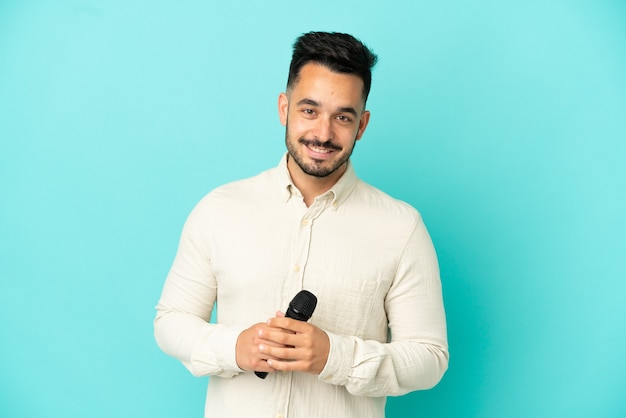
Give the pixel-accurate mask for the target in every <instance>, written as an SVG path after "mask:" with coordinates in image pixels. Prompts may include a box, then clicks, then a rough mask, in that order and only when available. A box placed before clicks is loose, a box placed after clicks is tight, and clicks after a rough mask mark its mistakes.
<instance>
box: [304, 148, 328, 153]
mask: <svg viewBox="0 0 626 418" xmlns="http://www.w3.org/2000/svg"><path fill="white" fill-rule="evenodd" d="M309 148H310V149H312V150H313V151H315V152H320V153H325V154H326V153H329V152H330V150H329V149H326V148H317V147H309Z"/></svg>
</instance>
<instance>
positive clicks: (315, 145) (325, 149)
mask: <svg viewBox="0 0 626 418" xmlns="http://www.w3.org/2000/svg"><path fill="white" fill-rule="evenodd" d="M299 142H300V143H301V144H302V145H304V146H305V147H307V148H308V149H309V150H311V151H313V152H315V153H318V154H330V153H332V152H333V151H341V147H339V146H337V145H335V144H332V143H323V142H321V141H317V140H312V141H311V140H307V139H304V138H302V139H300V141H299Z"/></svg>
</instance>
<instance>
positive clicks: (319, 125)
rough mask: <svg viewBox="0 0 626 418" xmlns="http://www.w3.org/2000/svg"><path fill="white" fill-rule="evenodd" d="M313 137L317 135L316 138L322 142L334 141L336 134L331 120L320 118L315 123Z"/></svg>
mask: <svg viewBox="0 0 626 418" xmlns="http://www.w3.org/2000/svg"><path fill="white" fill-rule="evenodd" d="M313 135H315V137H316V138H317V139H318V140H319V141H321V142H328V141H332V140H333V135H334V133H333V125H332V122H331V120H329V119H327V118H318V119H317V120H316V121H315V128H314V132H313Z"/></svg>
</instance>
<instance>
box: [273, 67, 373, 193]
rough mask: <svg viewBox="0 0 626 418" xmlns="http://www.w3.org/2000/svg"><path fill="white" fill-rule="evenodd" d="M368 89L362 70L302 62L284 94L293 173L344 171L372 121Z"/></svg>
mask: <svg viewBox="0 0 626 418" xmlns="http://www.w3.org/2000/svg"><path fill="white" fill-rule="evenodd" d="M362 93H363V80H361V78H360V77H358V76H356V75H353V74H342V73H335V72H332V71H330V70H329V69H328V68H327V67H324V66H322V65H319V64H315V63H309V64H306V65H304V66H303V67H302V69H301V70H300V77H299V79H298V80H297V81H296V82H295V83H294V85H293V86H292V87H291V88H290V89H289V90H288V91H287V93H286V94H285V93H282V94H281V95H280V97H279V99H278V110H279V115H280V122H281V123H282V124H283V125H284V126H285V127H286V133H285V142H286V145H287V150H288V152H289V160H288V165H287V166H288V168H289V171H290V173H291V175H292V176H301V175H306V176H313V177H317V178H326V179H328V180H331V181H333V182H334V181H337V180H338V179H339V177H341V175H342V174H343V173H344V172H345V169H346V162H347V161H348V159H349V158H350V155H351V154H352V150H353V149H354V144H355V142H356V141H358V140H359V139H361V136H362V135H363V132H364V131H365V128H366V126H367V123H368V122H369V115H370V114H369V112H368V111H366V110H364V103H363V96H362Z"/></svg>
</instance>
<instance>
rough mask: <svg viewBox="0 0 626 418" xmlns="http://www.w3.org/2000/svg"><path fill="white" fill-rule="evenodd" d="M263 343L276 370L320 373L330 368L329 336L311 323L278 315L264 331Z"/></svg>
mask: <svg viewBox="0 0 626 418" xmlns="http://www.w3.org/2000/svg"><path fill="white" fill-rule="evenodd" d="M260 335H261V336H262V338H263V340H265V341H268V342H271V343H272V344H263V345H262V347H261V349H260V351H261V353H262V354H264V355H265V356H266V359H267V365H268V367H269V368H270V369H272V370H283V371H298V372H305V373H311V374H320V373H321V372H322V370H324V367H325V366H326V361H327V360H328V353H329V351H330V340H329V339H328V335H327V334H326V333H325V332H324V331H323V330H321V329H320V328H318V327H316V326H315V325H312V324H309V323H308V322H302V321H297V320H295V319H291V318H286V317H284V315H283V314H282V313H280V312H279V313H277V316H276V318H272V319H270V320H268V321H267V328H263V329H261V334H260Z"/></svg>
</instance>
